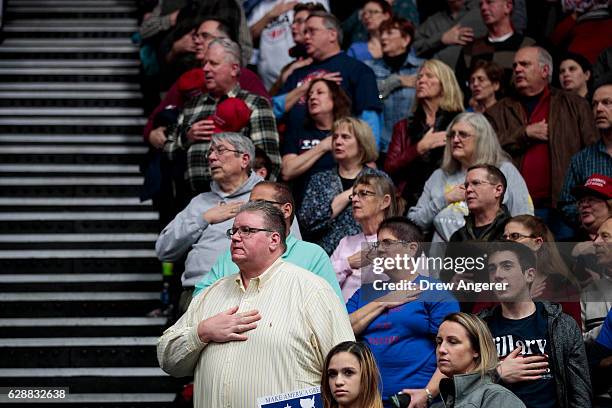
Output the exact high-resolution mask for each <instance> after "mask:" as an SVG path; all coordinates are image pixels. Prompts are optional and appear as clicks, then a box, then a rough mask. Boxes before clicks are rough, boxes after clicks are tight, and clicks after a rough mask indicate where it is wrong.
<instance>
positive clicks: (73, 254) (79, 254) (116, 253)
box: [0, 249, 156, 299]
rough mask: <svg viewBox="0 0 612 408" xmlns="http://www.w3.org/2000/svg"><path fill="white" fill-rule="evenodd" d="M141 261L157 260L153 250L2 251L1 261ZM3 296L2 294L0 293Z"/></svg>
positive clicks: (0, 254)
mask: <svg viewBox="0 0 612 408" xmlns="http://www.w3.org/2000/svg"><path fill="white" fill-rule="evenodd" d="M80 258H86V259H110V258H121V259H140V258H156V255H155V251H154V250H151V249H130V250H124V249H70V250H61V249H47V250H40V249H39V250H35V251H30V250H7V251H4V250H1V251H0V259H4V260H8V259H80ZM0 296H1V293H0ZM0 299H1V297H0Z"/></svg>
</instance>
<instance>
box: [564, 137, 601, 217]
mask: <svg viewBox="0 0 612 408" xmlns="http://www.w3.org/2000/svg"><path fill="white" fill-rule="evenodd" d="M595 173H597V174H603V175H605V176H610V177H612V156H610V154H608V151H607V149H606V145H604V142H603V141H602V140H600V141H599V142H597V143H595V144H593V145H591V146H589V147H587V148H585V149H582V150H581V151H579V152H578V153H576V154H575V155H574V156H572V161H571V162H570V166H569V169H568V170H567V174H566V175H565V182H564V183H563V189H562V190H561V195H560V196H559V204H558V208H559V210H561V212H562V213H563V215H564V216H565V217H566V218H567V220H568V221H571V222H572V223H573V224H576V225H577V224H578V208H577V207H576V198H575V197H574V196H573V195H572V189H573V188H574V187H576V186H581V185H584V183H585V182H586V181H587V179H588V178H589V177H590V176H591V175H592V174H595Z"/></svg>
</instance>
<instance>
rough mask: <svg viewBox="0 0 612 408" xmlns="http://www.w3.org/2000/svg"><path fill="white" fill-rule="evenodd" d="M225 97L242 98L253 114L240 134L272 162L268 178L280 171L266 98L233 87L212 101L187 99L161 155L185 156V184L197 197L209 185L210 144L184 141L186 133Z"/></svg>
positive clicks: (273, 125) (273, 176) (276, 141)
mask: <svg viewBox="0 0 612 408" xmlns="http://www.w3.org/2000/svg"><path fill="white" fill-rule="evenodd" d="M225 98H239V99H242V100H243V101H244V102H245V103H246V104H247V106H248V107H249V109H251V111H252V113H251V118H250V120H249V124H248V126H246V127H245V128H243V129H242V132H241V133H242V134H243V135H244V136H246V137H248V138H250V139H251V140H252V141H253V144H255V146H257V147H259V148H261V149H262V150H263V151H264V152H266V154H267V155H268V157H269V158H270V160H271V161H272V174H271V176H270V179H271V180H275V179H276V176H278V174H279V172H280V164H281V157H280V152H279V138H278V132H277V130H276V121H275V119H274V114H273V113H272V108H271V107H270V103H269V102H268V101H267V100H266V99H264V98H262V97H260V96H258V95H255V94H252V93H250V92H247V91H245V90H243V89H241V88H240V87H239V86H238V85H236V86H235V87H234V88H233V89H232V90H230V91H229V92H228V93H227V95H226V96H223V97H221V98H220V99H219V100H215V99H214V98H212V97H211V96H210V95H209V94H204V95H201V96H200V97H198V98H193V99H191V100H189V101H188V102H187V103H186V104H185V106H184V108H183V111H182V113H181V114H180V115H179V118H178V121H177V124H176V127H174V128H173V129H172V130H171V131H170V132H169V134H168V141H167V142H166V144H165V145H164V152H165V154H166V155H167V156H168V159H170V160H177V159H179V157H185V156H184V155H186V159H187V170H186V172H185V181H186V182H187V184H188V185H189V187H190V188H191V190H192V192H194V193H196V194H197V193H200V192H202V191H206V190H207V189H208V185H209V183H210V179H211V178H210V169H209V168H208V160H207V157H206V153H207V152H208V149H209V147H210V142H197V143H192V142H191V141H189V140H188V139H187V132H188V131H189V128H190V127H191V125H192V124H194V123H195V122H198V121H200V120H203V119H206V118H207V117H208V116H211V115H213V114H214V113H215V110H216V108H217V103H219V102H221V101H222V100H224V99H225ZM254 160H255V158H254V157H253V158H251V163H253V162H254Z"/></svg>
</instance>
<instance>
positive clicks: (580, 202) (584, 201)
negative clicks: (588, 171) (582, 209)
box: [578, 196, 605, 205]
mask: <svg viewBox="0 0 612 408" xmlns="http://www.w3.org/2000/svg"><path fill="white" fill-rule="evenodd" d="M602 201H605V200H602V199H601V198H597V197H592V196H586V197H581V198H579V199H578V205H585V204H588V205H593V204H597V203H599V202H602Z"/></svg>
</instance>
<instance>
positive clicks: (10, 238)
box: [0, 233, 158, 243]
mask: <svg viewBox="0 0 612 408" xmlns="http://www.w3.org/2000/svg"><path fill="white" fill-rule="evenodd" d="M157 237H158V234H146V233H126V234H0V242H13V243H41V242H97V243H100V242H155V241H156V240H157Z"/></svg>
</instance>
